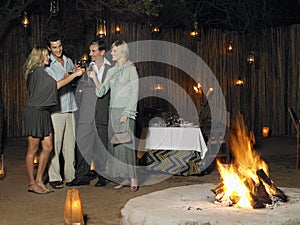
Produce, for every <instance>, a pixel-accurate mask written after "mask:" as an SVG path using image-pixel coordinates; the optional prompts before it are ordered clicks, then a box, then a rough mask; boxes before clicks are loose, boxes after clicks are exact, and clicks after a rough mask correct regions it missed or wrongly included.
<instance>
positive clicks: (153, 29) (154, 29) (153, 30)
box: [152, 26, 160, 33]
mask: <svg viewBox="0 0 300 225" xmlns="http://www.w3.org/2000/svg"><path fill="white" fill-rule="evenodd" d="M159 32H160V29H159V27H158V26H153V27H152V33H159Z"/></svg>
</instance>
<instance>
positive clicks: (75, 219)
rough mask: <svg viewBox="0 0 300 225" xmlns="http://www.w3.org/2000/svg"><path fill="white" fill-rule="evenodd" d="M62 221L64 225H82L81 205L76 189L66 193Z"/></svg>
mask: <svg viewBox="0 0 300 225" xmlns="http://www.w3.org/2000/svg"><path fill="white" fill-rule="evenodd" d="M64 221H65V223H64V224H65V225H74V224H76V225H84V220H83V211H82V204H81V199H80V195H79V191H78V190H77V189H71V190H68V192H67V197H66V202H65V213H64Z"/></svg>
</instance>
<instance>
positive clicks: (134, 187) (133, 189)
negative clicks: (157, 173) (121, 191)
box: [129, 178, 139, 192]
mask: <svg viewBox="0 0 300 225" xmlns="http://www.w3.org/2000/svg"><path fill="white" fill-rule="evenodd" d="M130 181H131V184H130V189H129V191H130V192H137V191H138V190H139V186H138V179H137V178H131V180H130Z"/></svg>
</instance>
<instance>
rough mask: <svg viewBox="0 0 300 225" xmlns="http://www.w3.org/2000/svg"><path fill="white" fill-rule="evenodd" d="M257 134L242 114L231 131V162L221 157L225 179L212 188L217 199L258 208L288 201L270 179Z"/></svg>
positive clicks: (233, 124) (218, 164)
mask: <svg viewBox="0 0 300 225" xmlns="http://www.w3.org/2000/svg"><path fill="white" fill-rule="evenodd" d="M253 137H254V135H250V134H249V132H248V129H247V126H246V125H245V123H244V119H243V116H242V115H241V114H238V115H237V117H236V120H235V121H234V122H233V123H232V124H231V126H230V131H229V145H230V150H231V153H232V160H231V163H230V164H222V163H221V161H220V160H218V159H217V168H218V171H219V173H220V176H221V182H220V183H218V184H217V185H216V186H215V187H213V188H212V189H211V190H212V192H214V193H215V194H216V197H215V200H216V203H219V204H222V205H226V206H237V207H242V208H254V209H257V208H265V207H271V206H274V205H276V204H278V203H280V202H286V201H288V197H287V196H286V195H285V194H284V193H283V191H281V190H280V189H279V188H277V187H276V185H275V184H274V182H273V181H272V180H271V179H270V177H269V170H268V165H267V164H266V163H265V162H264V161H263V160H262V159H261V157H260V155H259V154H258V153H257V152H256V151H255V149H254V146H253V144H254V143H255V140H254V138H253Z"/></svg>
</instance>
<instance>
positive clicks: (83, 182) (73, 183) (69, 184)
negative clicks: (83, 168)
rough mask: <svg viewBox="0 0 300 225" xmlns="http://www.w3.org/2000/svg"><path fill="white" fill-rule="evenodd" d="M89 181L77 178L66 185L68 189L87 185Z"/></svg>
mask: <svg viewBox="0 0 300 225" xmlns="http://www.w3.org/2000/svg"><path fill="white" fill-rule="evenodd" d="M89 184H90V181H89V180H79V179H77V178H75V179H74V180H72V181H71V182H67V183H66V185H67V186H69V187H72V186H80V185H89Z"/></svg>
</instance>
